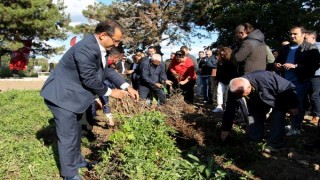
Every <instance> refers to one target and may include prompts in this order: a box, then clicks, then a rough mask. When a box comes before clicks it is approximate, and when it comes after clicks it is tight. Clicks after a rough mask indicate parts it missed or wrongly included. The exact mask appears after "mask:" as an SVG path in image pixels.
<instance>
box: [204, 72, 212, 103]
mask: <svg viewBox="0 0 320 180" xmlns="http://www.w3.org/2000/svg"><path fill="white" fill-rule="evenodd" d="M201 82H202V85H203V87H202V91H203V99H204V100H205V101H208V102H209V103H212V102H213V101H212V89H211V88H212V86H211V83H210V76H201Z"/></svg>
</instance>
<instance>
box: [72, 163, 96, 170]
mask: <svg viewBox="0 0 320 180" xmlns="http://www.w3.org/2000/svg"><path fill="white" fill-rule="evenodd" d="M96 165H97V162H87V161H84V162H82V163H80V164H78V165H77V168H87V169H88V171H91V170H92V169H93V168H94V167H95V166H96Z"/></svg>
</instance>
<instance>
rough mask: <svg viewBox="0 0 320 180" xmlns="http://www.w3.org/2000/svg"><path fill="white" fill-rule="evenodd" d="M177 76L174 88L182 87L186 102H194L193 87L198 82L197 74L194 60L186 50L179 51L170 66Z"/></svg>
mask: <svg viewBox="0 0 320 180" xmlns="http://www.w3.org/2000/svg"><path fill="white" fill-rule="evenodd" d="M169 70H170V71H171V73H172V74H173V76H174V77H175V82H174V86H173V87H174V88H178V87H180V89H181V90H182V95H183V96H184V100H185V102H186V103H193V99H194V93H193V87H194V85H195V83H196V78H197V75H196V73H195V70H194V65H193V62H192V60H191V59H190V58H188V57H187V56H186V54H185V52H184V51H177V52H176V55H175V57H174V59H173V61H172V63H171V66H170V68H169Z"/></svg>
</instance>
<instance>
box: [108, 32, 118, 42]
mask: <svg viewBox="0 0 320 180" xmlns="http://www.w3.org/2000/svg"><path fill="white" fill-rule="evenodd" d="M106 34H107V35H108V36H109V37H110V38H111V39H112V42H113V44H115V43H119V42H120V41H121V39H119V40H116V39H114V38H113V37H112V36H111V35H110V34H108V33H106Z"/></svg>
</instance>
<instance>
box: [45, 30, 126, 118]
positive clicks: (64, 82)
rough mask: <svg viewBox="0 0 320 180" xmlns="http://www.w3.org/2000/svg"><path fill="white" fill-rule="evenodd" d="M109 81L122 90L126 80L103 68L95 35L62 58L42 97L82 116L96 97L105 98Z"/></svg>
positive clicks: (86, 37)
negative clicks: (104, 82) (106, 80)
mask: <svg viewBox="0 0 320 180" xmlns="http://www.w3.org/2000/svg"><path fill="white" fill-rule="evenodd" d="M105 78H107V79H108V80H109V81H110V82H111V83H113V84H115V85H116V86H117V87H120V86H121V85H122V84H123V83H125V80H124V79H123V78H122V77H121V76H120V75H119V74H118V73H117V72H116V71H114V70H113V69H109V68H106V69H103V67H102V60H101V51H100V48H99V44H98V42H97V40H96V38H95V36H94V35H93V34H91V35H88V36H85V37H84V38H83V39H82V40H81V41H79V42H78V43H77V44H75V45H74V46H72V47H71V48H70V49H69V50H68V51H67V52H66V53H65V54H64V55H63V57H62V58H61V60H60V61H59V63H58V65H57V67H56V68H55V70H54V71H53V72H52V73H51V74H50V76H49V77H48V79H47V80H46V82H45V83H44V85H43V87H42V90H41V92H40V95H41V96H42V97H43V98H44V99H46V100H48V101H50V102H52V103H53V104H55V105H57V106H59V107H61V108H63V109H66V110H68V111H71V112H74V113H83V112H85V110H86V109H88V107H89V106H90V105H91V103H92V102H93V100H94V95H98V96H101V95H104V94H105V93H106V92H107V90H108V87H107V86H105V85H104V84H103V81H104V79H105Z"/></svg>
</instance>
